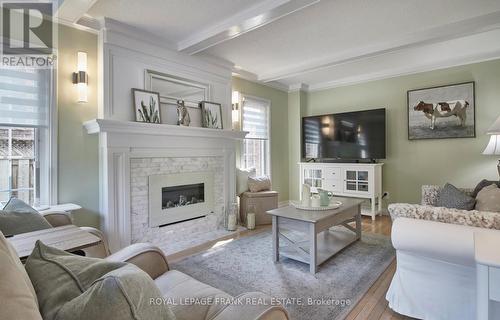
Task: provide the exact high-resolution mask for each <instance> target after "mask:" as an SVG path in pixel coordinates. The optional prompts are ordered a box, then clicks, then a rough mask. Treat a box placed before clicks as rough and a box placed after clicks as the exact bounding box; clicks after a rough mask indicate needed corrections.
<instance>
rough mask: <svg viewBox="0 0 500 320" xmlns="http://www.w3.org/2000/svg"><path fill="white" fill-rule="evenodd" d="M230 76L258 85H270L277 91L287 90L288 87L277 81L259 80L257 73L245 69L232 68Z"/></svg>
mask: <svg viewBox="0 0 500 320" xmlns="http://www.w3.org/2000/svg"><path fill="white" fill-rule="evenodd" d="M232 76H233V77H236V78H241V79H245V80H247V81H250V82H254V83H257V84H260V85H263V86H266V87H270V88H273V89H276V90H279V91H283V92H288V91H289V87H288V86H287V85H286V84H283V83H281V82H278V81H269V82H262V81H259V80H258V79H257V75H256V74H255V73H252V72H249V71H245V70H243V69H236V68H233V73H232Z"/></svg>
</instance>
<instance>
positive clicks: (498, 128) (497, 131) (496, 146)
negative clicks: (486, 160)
mask: <svg viewBox="0 0 500 320" xmlns="http://www.w3.org/2000/svg"><path fill="white" fill-rule="evenodd" d="M486 134H488V135H489V136H490V142H488V145H487V146H486V148H485V149H484V151H483V154H489V155H500V117H498V119H497V121H495V123H493V125H492V126H491V127H490V128H489V129H488V131H486ZM497 169H498V175H499V176H500V160H498V165H497Z"/></svg>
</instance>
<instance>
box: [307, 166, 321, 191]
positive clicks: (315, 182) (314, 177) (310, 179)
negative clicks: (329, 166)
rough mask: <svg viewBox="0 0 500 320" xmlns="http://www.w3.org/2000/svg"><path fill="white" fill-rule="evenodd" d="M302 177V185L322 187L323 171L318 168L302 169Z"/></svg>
mask: <svg viewBox="0 0 500 320" xmlns="http://www.w3.org/2000/svg"><path fill="white" fill-rule="evenodd" d="M302 177H303V181H302V183H304V184H308V185H309V186H311V187H312V188H322V187H323V180H324V177H323V170H321V169H320V168H314V169H313V168H303V171H302Z"/></svg>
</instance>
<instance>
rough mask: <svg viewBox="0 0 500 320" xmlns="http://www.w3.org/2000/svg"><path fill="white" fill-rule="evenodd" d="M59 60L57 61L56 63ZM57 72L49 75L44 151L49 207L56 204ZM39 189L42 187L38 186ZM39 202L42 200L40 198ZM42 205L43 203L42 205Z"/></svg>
mask: <svg viewBox="0 0 500 320" xmlns="http://www.w3.org/2000/svg"><path fill="white" fill-rule="evenodd" d="M58 61H59V59H57V62H58ZM57 70H58V66H57V64H56V66H55V67H54V68H53V69H52V73H51V85H52V86H51V93H50V105H49V110H50V114H49V122H50V123H49V128H48V133H49V137H48V140H47V141H48V144H49V145H48V146H47V147H46V149H45V151H46V153H47V155H46V161H47V162H46V163H47V164H48V165H49V167H48V168H47V171H48V172H46V173H45V176H44V179H42V180H41V181H44V182H45V183H44V187H45V188H46V190H48V195H47V199H44V201H48V202H49V203H48V204H49V205H54V204H58V191H59V189H58V158H57V156H58V153H57V150H58V113H59V112H58V110H59V106H58V103H57ZM40 187H42V185H41V184H40ZM40 201H42V199H41V198H40ZM42 204H43V203H42Z"/></svg>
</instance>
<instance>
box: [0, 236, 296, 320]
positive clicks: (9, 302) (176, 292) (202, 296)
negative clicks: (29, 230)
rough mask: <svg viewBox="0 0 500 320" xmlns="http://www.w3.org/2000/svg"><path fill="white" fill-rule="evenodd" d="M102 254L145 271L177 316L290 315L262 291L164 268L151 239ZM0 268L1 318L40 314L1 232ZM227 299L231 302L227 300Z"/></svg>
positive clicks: (251, 318) (280, 318)
mask: <svg viewBox="0 0 500 320" xmlns="http://www.w3.org/2000/svg"><path fill="white" fill-rule="evenodd" d="M106 260H110V261H123V262H129V263H133V264H135V265H136V266H138V267H139V268H140V269H142V270H143V271H145V272H146V273H147V274H149V275H150V276H151V278H152V279H153V280H154V282H155V284H156V285H157V286H158V288H159V290H160V292H161V293H162V296H163V298H164V301H166V303H169V307H170V308H171V309H172V311H173V312H174V314H175V317H176V319H177V320H234V319H238V320H288V319H289V318H288V314H287V312H286V310H285V309H283V308H282V307H281V306H279V305H273V304H272V303H271V298H270V297H269V296H267V295H265V294H263V293H258V292H250V293H245V294H242V295H240V296H238V297H232V296H230V295H228V294H227V293H225V292H223V291H221V290H218V289H216V288H213V287H211V286H209V285H207V284H204V283H202V282H200V281H197V280H195V279H193V278H191V277H190V276H188V275H186V274H184V273H182V272H179V271H176V270H169V267H168V263H167V259H166V258H165V256H164V254H163V252H162V251H161V250H160V249H158V248H157V247H154V246H152V245H150V244H146V243H137V244H133V245H131V246H128V247H126V248H124V249H123V250H121V251H118V252H116V253H115V254H112V255H110V256H108V257H107V258H106ZM0 270H2V281H0V300H1V301H2V308H0V319H39V320H41V319H42V318H41V315H40V313H39V310H38V302H37V299H36V293H35V291H34V289H33V287H32V284H31V280H30V278H29V277H28V274H27V273H26V270H25V268H24V267H23V265H22V264H21V262H20V261H19V258H18V257H17V253H16V251H15V249H14V248H13V247H12V245H11V244H10V243H9V241H8V240H7V239H6V238H5V237H4V236H3V234H2V233H1V232H0ZM169 301H171V302H169ZM194 301H199V302H200V303H195V302H194ZM203 301H206V302H207V303H203ZM230 301H235V303H232V304H230V303H228V302H230ZM240 301H241V303H239V302H240ZM252 302H253V303H252ZM174 303H175V304H174ZM152 307H154V305H153V306H152Z"/></svg>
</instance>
